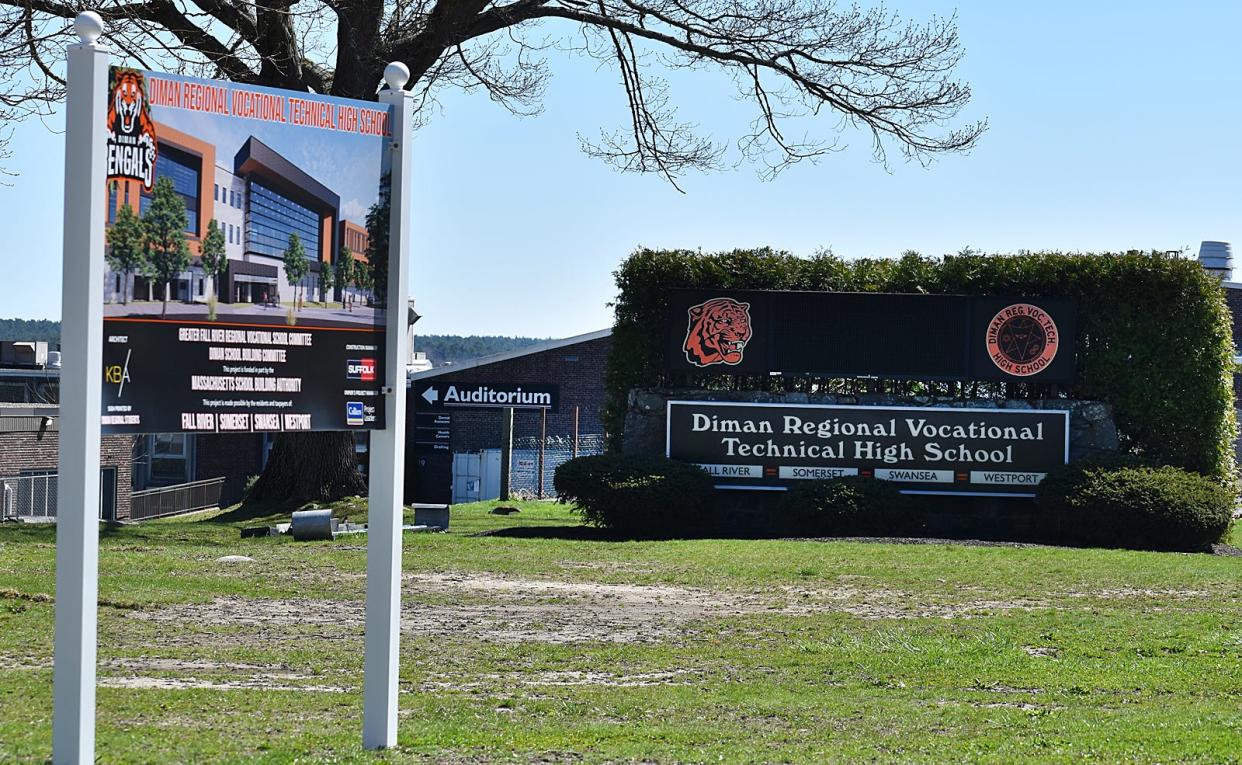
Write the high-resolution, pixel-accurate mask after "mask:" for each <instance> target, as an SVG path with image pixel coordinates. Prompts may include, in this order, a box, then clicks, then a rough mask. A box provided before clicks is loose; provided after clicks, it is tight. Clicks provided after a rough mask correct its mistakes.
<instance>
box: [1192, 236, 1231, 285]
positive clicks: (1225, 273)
mask: <svg viewBox="0 0 1242 765" xmlns="http://www.w3.org/2000/svg"><path fill="white" fill-rule="evenodd" d="M1199 265H1201V266H1203V270H1204V271H1207V272H1208V273H1209V274H1213V275H1215V276H1216V277H1217V278H1219V279H1221V280H1223V281H1230V280H1232V279H1233V251H1232V250H1231V249H1230V247H1229V242H1203V243H1202V244H1200V245H1199Z"/></svg>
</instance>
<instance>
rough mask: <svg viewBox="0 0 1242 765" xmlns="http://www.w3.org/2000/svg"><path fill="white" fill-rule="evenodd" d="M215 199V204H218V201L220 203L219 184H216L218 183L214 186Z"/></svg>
mask: <svg viewBox="0 0 1242 765" xmlns="http://www.w3.org/2000/svg"><path fill="white" fill-rule="evenodd" d="M215 199H216V201H217V202H219V201H220V184H218V183H217V184H216V196H215Z"/></svg>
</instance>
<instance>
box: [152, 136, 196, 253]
mask: <svg viewBox="0 0 1242 765" xmlns="http://www.w3.org/2000/svg"><path fill="white" fill-rule="evenodd" d="M201 165H202V160H201V159H199V158H198V157H195V156H193V155H191V154H189V153H187V152H184V151H181V150H180V149H177V148H175V147H172V146H163V145H161V146H160V151H159V154H158V155H157V156H156V158H155V176H156V177H157V178H168V179H170V180H171V181H172V184H173V188H174V189H175V190H176V192H177V195H178V196H180V197H181V199H182V200H183V201H184V202H185V217H186V226H185V230H186V232H187V233H191V234H196V233H198V179H199V168H200V166H201ZM150 206H151V194H150V193H149V192H147V191H146V190H143V192H142V198H141V200H140V201H139V212H140V213H141V214H144V215H145V214H146V212H147V208H148V207H150Z"/></svg>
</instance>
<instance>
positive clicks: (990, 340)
mask: <svg viewBox="0 0 1242 765" xmlns="http://www.w3.org/2000/svg"><path fill="white" fill-rule="evenodd" d="M1060 341H1061V335H1060V333H1059V332H1057V323H1056V322H1055V321H1053V320H1052V316H1050V315H1049V314H1048V312H1047V311H1045V310H1043V309H1042V308H1040V307H1039V306H1036V305H1031V304H1030V303H1014V304H1013V305H1011V306H1008V307H1006V308H1002V309H1001V310H1000V311H999V312H998V313H997V314H996V315H995V316H993V317H992V321H990V322H988V330H987V344H988V356H989V357H991V359H992V362H993V363H994V364H996V366H998V367H1000V368H1001V369H1002V370H1003V371H1005V372H1007V373H1008V374H1011V375H1014V376H1015V377H1029V376H1031V375H1034V374H1038V373H1040V372H1042V371H1043V370H1044V369H1045V368H1047V366H1048V365H1049V364H1051V363H1052V360H1053V359H1055V358H1056V357H1057V350H1058V348H1059V345H1060Z"/></svg>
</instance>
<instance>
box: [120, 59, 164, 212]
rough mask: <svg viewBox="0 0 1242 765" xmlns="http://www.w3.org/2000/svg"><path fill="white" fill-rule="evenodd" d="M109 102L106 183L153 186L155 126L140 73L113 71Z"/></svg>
mask: <svg viewBox="0 0 1242 765" xmlns="http://www.w3.org/2000/svg"><path fill="white" fill-rule="evenodd" d="M109 92H110V98H109V99H108V180H114V179H123V180H135V181H141V182H142V185H143V188H145V189H146V190H147V191H150V190H151V189H152V187H153V186H154V185H155V154H156V145H155V123H154V122H152V121H151V113H150V110H149V108H148V105H147V89H146V84H145V82H144V81H143V78H142V74H141V73H139V72H137V71H135V70H133V69H120V68H113V69H112V87H111V88H109Z"/></svg>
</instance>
